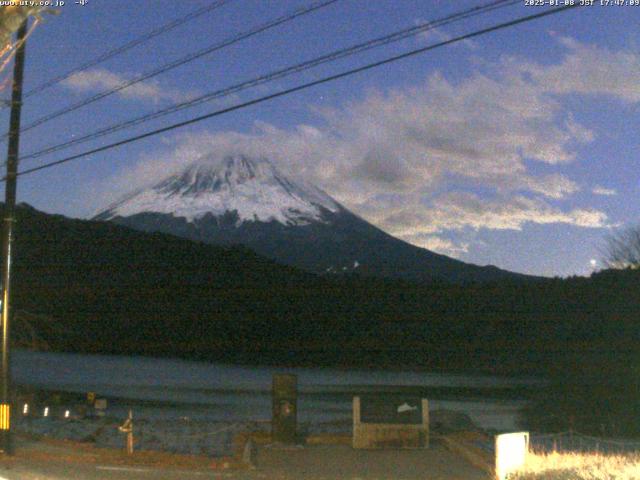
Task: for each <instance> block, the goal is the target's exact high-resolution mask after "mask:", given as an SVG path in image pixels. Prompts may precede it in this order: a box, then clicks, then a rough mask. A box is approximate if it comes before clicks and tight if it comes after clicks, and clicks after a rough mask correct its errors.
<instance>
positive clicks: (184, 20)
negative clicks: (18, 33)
mask: <svg viewBox="0 0 640 480" xmlns="http://www.w3.org/2000/svg"><path fill="white" fill-rule="evenodd" d="M231 1H233V0H218V1H216V2H213V3H212V4H210V5H207V6H205V7H202V8H199V9H198V10H195V11H193V12H191V13H189V14H187V15H185V16H183V17H180V18H177V19H175V20H172V21H171V22H169V23H166V24H164V25H162V26H160V27H158V28H156V29H154V30H151V31H149V32H147V33H145V34H144V35H141V36H140V37H138V38H134V39H133V40H131V41H130V42H127V43H125V44H124V45H121V46H119V47H116V48H114V49H113V50H109V51H108V52H105V53H103V54H102V55H100V56H99V57H97V58H95V59H93V60H91V61H89V62H87V63H84V64H82V65H80V66H78V67H76V68H74V69H72V70H69V71H68V72H66V73H63V74H61V75H59V76H57V77H53V78H52V79H50V80H47V81H46V82H43V83H41V84H40V85H38V86H36V87H34V88H32V89H31V90H29V91H28V92H26V93H25V94H24V96H23V99H24V98H28V97H31V96H33V95H35V94H37V93H40V92H42V91H44V90H46V89H48V88H51V87H53V86H54V85H57V84H58V83H60V82H62V81H64V80H66V79H67V78H69V77H71V76H72V75H75V74H76V73H78V72H81V71H83V70H87V69H89V68H91V67H95V66H96V65H99V64H100V63H103V62H106V61H107V60H109V59H111V58H113V57H115V56H117V55H120V54H122V53H124V52H126V51H128V50H131V49H132V48H134V47H137V46H138V45H141V44H143V43H145V42H147V41H149V40H151V39H153V38H155V37H157V36H159V35H162V34H163V33H167V32H169V31H171V30H173V29H174V28H177V27H179V26H180V25H183V24H185V23H187V22H189V21H191V20H194V19H196V18H198V17H201V16H202V15H204V14H206V13H209V12H211V11H213V10H215V9H217V8H220V7H222V6H224V5H226V4H227V3H229V2H231ZM7 107H8V105H4V106H3V107H1V108H0V110H3V109H5V108H7Z"/></svg>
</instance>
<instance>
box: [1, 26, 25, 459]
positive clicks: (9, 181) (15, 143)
mask: <svg viewBox="0 0 640 480" xmlns="http://www.w3.org/2000/svg"><path fill="white" fill-rule="evenodd" d="M28 23H29V20H28V17H27V19H26V20H25V21H24V22H23V23H22V25H21V26H20V28H19V29H18V33H17V36H16V42H17V51H16V57H15V60H14V67H13V88H12V92H11V119H10V123H9V148H8V152H7V175H6V179H5V203H4V232H3V233H4V235H3V237H4V238H3V243H2V260H3V264H2V297H1V301H2V318H1V322H2V323H1V327H2V353H1V359H0V360H1V365H0V376H1V378H0V450H1V451H2V452H4V453H5V454H8V455H10V454H12V453H13V443H12V438H11V364H10V360H11V357H10V355H9V354H10V337H9V333H10V330H9V319H10V312H11V311H10V309H9V305H10V304H9V300H10V298H11V297H10V292H11V289H10V287H11V243H12V241H13V223H14V221H15V218H14V217H15V206H16V190H17V176H18V151H19V145H20V113H21V111H22V79H23V75H24V54H25V46H26V36H27V26H28Z"/></svg>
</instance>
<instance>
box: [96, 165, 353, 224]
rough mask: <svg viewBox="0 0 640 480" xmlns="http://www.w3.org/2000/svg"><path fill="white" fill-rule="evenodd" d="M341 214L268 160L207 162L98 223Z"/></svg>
mask: <svg viewBox="0 0 640 480" xmlns="http://www.w3.org/2000/svg"><path fill="white" fill-rule="evenodd" d="M340 208H341V207H340V205H339V204H338V203H337V202H335V201H334V200H333V199H332V198H331V197H329V196H328V195H327V194H326V193H324V192H323V191H321V190H320V189H318V188H316V187H314V186H312V185H308V184H306V183H304V182H299V181H294V180H292V179H290V178H288V177H286V176H285V175H283V174H282V173H281V172H280V171H279V170H278V169H277V168H276V167H275V165H273V164H272V163H271V162H270V161H269V160H267V159H264V158H261V159H253V158H248V157H246V156H243V155H239V156H226V157H223V158H220V157H215V156H210V157H205V158H202V159H200V160H198V161H196V162H195V163H193V164H191V165H190V166H189V167H187V168H186V169H185V170H183V171H182V172H179V173H177V174H175V175H172V176H170V177H168V178H166V179H164V180H162V181H161V182H160V183H158V184H156V185H154V186H152V187H151V188H148V189H145V190H141V191H138V192H136V193H134V194H132V195H129V196H128V197H126V198H125V199H123V200H120V201H118V202H116V203H114V204H112V205H111V206H110V207H108V208H107V209H106V210H105V211H104V212H102V213H100V214H98V216H97V217H96V218H100V219H101V220H110V219H113V218H115V217H130V216H133V215H136V214H138V213H149V212H152V213H161V214H170V215H172V216H173V217H176V218H185V219H186V220H187V222H194V220H197V219H199V218H202V217H203V216H205V215H206V214H212V215H214V216H216V217H218V216H222V215H224V214H225V213H227V212H236V213H237V217H238V221H237V224H238V225H240V224H242V223H244V222H255V221H259V222H270V221H276V222H279V223H281V224H283V225H306V224H308V223H310V222H312V221H319V222H322V221H323V220H322V210H321V209H326V210H328V211H329V212H334V213H335V212H337V211H339V210H340Z"/></svg>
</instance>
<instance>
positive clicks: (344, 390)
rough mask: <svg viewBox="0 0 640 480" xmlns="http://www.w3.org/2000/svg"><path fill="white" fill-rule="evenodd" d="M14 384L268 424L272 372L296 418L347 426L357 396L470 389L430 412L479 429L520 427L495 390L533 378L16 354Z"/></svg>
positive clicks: (514, 406) (146, 410) (152, 414)
mask: <svg viewBox="0 0 640 480" xmlns="http://www.w3.org/2000/svg"><path fill="white" fill-rule="evenodd" d="M12 372H13V379H14V382H15V383H17V384H19V385H28V386H32V387H37V388H42V389H49V390H63V391H70V392H79V393H85V392H88V391H94V392H96V393H97V394H98V395H104V396H106V397H110V398H115V399H114V400H113V401H111V407H110V408H111V409H113V412H114V414H115V415H120V414H122V413H123V412H124V411H125V410H126V409H127V408H130V407H133V408H134V410H135V415H136V417H137V418H145V417H146V418H179V417H182V418H184V417H188V418H190V419H194V420H197V419H203V420H221V421H237V420H268V419H269V418H270V414H271V413H270V412H271V396H270V395H271V379H272V375H273V374H274V373H294V374H297V375H298V385H299V391H300V398H299V406H298V411H299V420H300V421H301V422H303V423H304V422H307V423H310V424H329V425H330V424H336V425H343V426H348V425H349V422H350V419H351V400H352V397H353V395H355V394H358V393H365V392H370V393H375V392H378V393H381V394H382V393H384V392H387V391H390V390H392V389H393V386H397V387H402V388H403V390H405V391H408V392H410V393H411V392H415V393H417V392H419V391H420V390H424V389H425V388H429V387H457V388H465V387H472V388H476V389H481V390H482V392H486V395H484V394H483V395H482V396H481V397H480V398H478V397H474V398H468V399H466V398H460V397H459V396H456V398H455V399H453V398H449V399H437V398H436V399H433V398H432V399H430V409H432V410H433V409H439V408H446V409H449V410H456V411H461V412H464V413H466V414H468V415H469V416H470V417H471V418H472V420H473V421H474V422H475V423H476V424H478V425H479V426H481V427H483V428H493V429H497V430H512V429H515V428H517V420H518V410H519V409H520V408H521V407H522V406H523V405H524V404H525V403H526V402H525V401H524V400H509V401H503V400H492V399H491V398H492V394H491V392H492V389H496V388H504V387H517V386H520V385H522V386H526V385H531V384H534V383H535V380H532V379H513V378H501V377H491V376H481V375H447V374H433V373H425V372H410V371H400V372H396V371H389V370H356V369H354V370H337V369H330V368H276V367H245V366H234V365H225V364H215V363H205V362H193V361H184V360H175V359H158V358H144V357H126V356H106V355H80V354H62V353H41V352H29V351H24V350H16V351H14V353H13V357H12Z"/></svg>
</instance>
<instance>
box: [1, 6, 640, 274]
mask: <svg viewBox="0 0 640 480" xmlns="http://www.w3.org/2000/svg"><path fill="white" fill-rule="evenodd" d="M210 3H212V2H210V1H205V0H190V1H183V2H175V1H173V2H170V1H165V0H147V1H140V2H135V6H132V5H134V3H133V2H130V1H124V0H108V1H106V0H89V2H88V3H87V5H85V6H79V5H76V4H75V3H74V2H73V1H67V2H66V5H65V6H63V7H61V8H60V9H59V10H60V14H59V15H57V16H50V15H45V16H44V17H43V21H42V22H41V23H40V24H39V25H38V26H37V27H36V29H35V30H34V33H33V34H32V36H31V37H30V39H29V41H28V46H27V66H26V74H25V78H26V84H25V89H26V90H27V91H28V90H29V89H30V88H33V87H35V86H37V85H40V84H41V83H42V82H45V81H47V80H48V79H50V78H53V77H55V76H57V75H60V74H62V73H65V72H66V71H68V70H69V69H71V68H74V67H76V66H78V65H80V64H82V63H85V62H87V61H90V60H91V59H93V58H95V57H96V56H98V55H100V54H102V53H104V52H105V51H107V50H110V49H112V48H115V47H117V46H119V45H121V44H124V43H126V42H128V41H130V40H132V39H134V38H136V37H138V36H139V35H141V34H143V33H145V32H147V31H150V30H152V29H154V28H156V27H159V26H161V25H162V24H164V23H167V22H169V21H171V20H172V19H175V18H178V17H181V16H183V15H186V14H188V13H189V12H191V11H194V10H196V9H198V8H200V7H203V6H206V5H208V4H210ZM310 3H311V1H310V0H277V1H276V0H273V1H266V0H263V1H260V0H232V1H229V2H228V3H227V4H226V5H224V6H222V7H220V8H218V9H216V10H214V11H212V12H210V13H208V14H206V15H203V16H201V17H199V18H198V19H196V20H193V21H191V22H189V23H187V24H185V25H183V26H181V27H179V28H177V29H175V30H173V31H172V32H170V33H168V34H165V35H162V36H159V37H157V38H155V39H154V40H152V41H150V42H148V43H145V44H144V45H140V46H138V47H136V48H135V49H132V50H130V51H128V52H126V53H124V54H122V55H119V56H117V57H114V58H113V59H111V60H109V61H107V62H105V63H103V64H101V65H99V66H96V67H93V68H92V69H90V70H87V71H84V72H82V73H80V74H78V75H76V76H75V77H72V78H70V79H68V80H66V81H64V82H62V83H61V84H58V85H55V86H53V87H51V88H49V89H47V90H46V91H44V92H42V93H41V94H38V95H34V96H33V97H30V98H28V99H27V100H26V101H25V105H24V109H23V125H27V124H29V123H30V122H32V121H34V120H37V119H38V118H40V117H42V116H43V115H46V114H48V113H50V112H54V111H57V110H59V109H61V108H64V107H65V106H67V105H69V104H72V103H75V102H78V101H81V100H83V99H84V98H86V97H88V96H91V95H93V94H96V93H99V92H100V91H102V90H104V89H106V88H109V87H112V86H114V85H117V84H119V83H120V82H122V81H125V80H127V79H131V78H134V77H135V76H137V75H140V74H144V73H146V72H148V71H150V70H153V69H155V68H157V67H159V66H161V65H163V64H165V63H167V62H170V61H173V60H176V59H179V58H181V57H182V56H184V55H186V54H188V53H191V52H194V51H196V50H199V49H202V48H205V47H207V46H209V45H213V44H215V43H217V42H220V41H222V40H224V39H226V38H229V37H230V36H233V35H236V34H238V33H239V32H242V31H246V30H248V29H251V28H253V27H254V26H257V25H259V24H261V23H264V22H267V21H269V20H271V19H274V18H277V17H278V16H280V15H285V14H287V13H289V12H291V11H292V10H294V9H296V8H299V7H303V6H305V5H309V4H310ZM483 3H485V2H482V1H470V0H469V1H466V0H465V1H463V0H456V1H452V0H449V1H444V0H441V1H437V0H432V1H424V0H376V1H368V0H339V1H337V2H336V3H334V4H332V5H330V6H327V7H325V8H323V9H321V10H318V11H316V12H313V13H310V14H308V15H305V16H302V17H300V18H297V19H296V20H294V21H292V22H289V23H287V24H285V25H282V26H280V27H277V28H274V29H272V30H269V31H267V32H264V33H261V34H259V35H256V36H255V37H252V38H251V39H248V40H245V41H242V42H240V43H238V44H236V45H233V46H231V47H229V48H226V49H224V50H221V51H219V52H216V53H213V54H211V55H207V56H205V57H204V58H201V59H199V60H196V61H194V62H191V63H189V64H187V65H184V66H182V67H179V68H176V69H174V70H172V71H170V72H167V73H164V74H162V75H159V76H157V77H155V78H153V79H149V80H146V81H145V82H142V83H140V84H137V85H136V86H132V87H130V88H129V89H125V90H122V92H120V93H119V94H116V95H112V96H110V97H108V98H105V99H103V100H100V101H98V102H95V103H93V104H91V105H88V106H86V107H84V108H82V109H79V110H77V111H75V112H72V113H70V114H68V115H64V116H62V117H60V118H57V119H55V120H53V121H51V122H49V123H46V124H43V125H41V126H40V127H38V128H34V129H33V130H31V131H29V132H26V133H24V135H23V138H22V144H21V152H22V154H23V155H26V154H28V153H30V152H34V151H37V150H39V149H41V148H43V147H46V146H49V145H53V144H56V143H60V142H63V141H67V140H69V139H72V138H74V136H75V137H77V136H81V135H84V134H86V133H90V132H92V131H94V130H96V129H99V128H102V127H106V126H109V125H111V124H114V123H117V122H119V121H124V120H128V119H130V118H133V117H136V116H139V115H143V114H145V113H149V112H152V111H155V110H157V109H160V108H163V107H166V106H169V105H171V104H173V103H175V102H179V101H182V100H184V99H186V98H191V97H193V96H197V95H201V94H204V93H207V92H210V91H215V90H218V89H220V88H224V87H227V86H230V85H234V84H236V83H239V82H241V81H244V80H248V79H251V78H253V77H256V76H259V75H261V74H264V73H267V72H271V71H274V70H277V69H279V68H284V67H286V66H288V65H291V64H295V63H298V62H301V61H304V60H307V59H311V58H313V57H316V56H319V55H322V54H324V53H328V52H330V51H332V50H334V49H338V48H343V47H347V46H350V45H352V44H355V43H359V42H362V41H365V40H368V39H371V38H374V37H378V36H381V35H384V34H388V33H391V32H394V31H396V30H399V29H402V28H408V27H411V26H414V25H416V24H419V23H420V22H424V21H429V20H434V19H438V18H441V17H444V16H446V15H448V14H451V13H454V12H457V11H460V10H464V9H465V8H469V7H474V6H478V5H481V4H483ZM541 9H542V7H529V6H525V2H524V0H523V2H522V3H518V4H517V5H514V6H511V7H507V8H503V9H501V10H498V11H494V12H491V13H489V14H487V15H483V16H478V17H475V18H472V19H468V20H465V21H461V22H458V23H454V24H450V25H446V26H444V27H441V28H438V29H436V30H434V31H429V32H425V33H422V34H419V35H417V36H415V37H413V38H410V39H406V40H403V41H401V42H398V43H395V44H392V45H388V46H386V47H383V48H380V49H375V50H373V51H370V52H367V53H364V54H360V55H357V56H354V57H350V58H347V59H342V60H340V61H337V62H334V63H331V64H327V65H324V66H321V67H317V68H315V69H312V70H309V71H306V72H304V73H301V74H298V75H294V76H291V77H288V78H286V79H280V80H277V81H275V82H273V83H269V84H266V85H262V86H259V87H257V88H255V89H253V90H247V91H243V92H240V93H238V94H236V95H234V96H232V97H230V98H223V99H218V100H215V101H214V102H212V103H208V104H204V105H200V106H198V107H195V108H192V109H188V110H184V111H181V112H178V113H175V114H172V115H170V116H167V117H163V118H161V119H157V120H154V121H152V122H149V123H146V124H144V125H140V126H138V127H135V128H132V129H129V130H127V131H122V132H119V133H116V134H114V135H112V136H109V137H103V138H101V139H99V140H96V141H94V142H91V143H86V144H83V145H79V146H76V147H74V148H70V149H68V150H64V151H61V152H58V153H54V154H51V155H49V156H45V157H41V158H38V159H27V160H25V161H24V162H23V164H22V165H21V168H28V167H31V166H36V165H38V164H40V163H44V162H47V161H52V160H57V159H59V158H62V157H64V156H67V155H70V154H74V153H78V152H82V151H84V150H87V149H89V148H92V147H97V146H100V145H104V144H107V143H110V142H112V141H115V140H118V139H120V138H124V137H127V136H130V135H134V134H136V133H141V132H144V131H147V130H150V129H152V128H158V127H161V126H164V125H168V124H169V123H174V122H178V121H180V120H185V119H187V118H190V117H194V116H197V115H201V114H204V113H207V112H210V111H213V110H216V109H218V108H220V107H221V106H224V105H232V104H234V103H237V102H241V101H246V100H249V99H252V98H256V97H259V96H262V95H265V94H268V93H271V92H276V91H279V90H281V89H284V88H288V87H291V86H294V85H297V84H299V83H303V82H308V81H311V80H314V79H317V78H321V77H323V76H326V75H330V74H333V73H337V72H340V71H343V70H347V69H349V68H354V67H356V66H359V65H364V64H366V63H368V62H371V61H375V60H379V59H382V58H385V57H387V56H391V55H394V54H398V53H401V52H404V51H408V50H411V49H415V48H419V47H421V46H426V45H429V44H430V43H435V42H438V41H441V40H443V39H447V38H451V37H454V36H457V35H461V34H464V33H467V32H470V31H473V30H476V29H479V28H484V27H487V26H490V25H493V24H495V23H498V22H501V21H506V20H508V19H512V18H515V17H518V16H523V15H529V14H533V13H536V12H538V11H542V10H541ZM639 26H640V7H633V6H622V7H617V6H615V7H614V6H608V7H605V6H594V7H591V8H579V9H573V10H570V11H568V12H564V13H560V14H557V15H553V16H548V17H545V18H543V19H540V20H536V21H533V22H529V23H526V24H522V25H518V26H516V27H513V28H510V29H506V30H502V31H499V32H495V33H491V34H488V35H484V36H482V37H477V38H474V39H472V40H469V41H465V42H461V43H458V44H455V45H450V46H447V47H444V48H440V49H437V50H433V51H431V52H428V53H425V54H423V55H418V56H415V57H412V58H410V59H406V60H403V61H400V62H397V63H394V64H390V65H386V66H384V67H381V68H378V69H375V70H370V71H368V72H367V73H365V74H360V75H355V76H352V77H350V78H347V79H343V80H339V81H337V82H333V83H329V84H325V85H322V86H318V87H315V88H311V89H308V90H305V91H303V92H299V93H296V94H293V95H290V96H286V97H282V98H279V99H276V100H274V101H270V102H267V103H263V104H260V105H256V106H253V107H250V108H246V109H243V110H240V111H237V112H233V113H231V114H228V115H223V116H220V117H217V118H213V119H210V120H207V121H204V122H201V123H199V124H195V125H192V126H189V127H187V128H184V129H180V130H175V131H172V132H168V133H166V134H163V135H160V136H156V137H153V138H149V139H146V140H143V141H140V142H137V143H135V144H131V145H128V146H125V147H121V148H117V149H113V150H110V151H108V152H104V153H100V154H96V155H93V156H91V157H88V158H85V159H82V160H78V161H76V162H72V163H69V164H66V165H64V166H61V167H58V168H52V169H48V170H44V171H41V172H38V173H34V174H32V175H28V176H24V177H21V178H20V180H19V187H18V197H19V198H18V199H19V201H23V202H28V203H30V204H32V205H33V206H35V207H36V208H38V209H41V210H44V211H47V212H52V213H60V214H64V215H67V216H72V217H82V218H87V217H89V216H91V215H92V214H93V213H94V212H95V211H96V210H98V209H99V208H101V207H104V206H105V205H107V204H108V203H110V202H111V201H113V200H114V199H115V198H117V197H118V196H121V195H123V194H126V193H127V192H129V191H131V190H133V189H136V188H140V187H141V186H144V185H146V184H149V183H150V182H153V181H154V180H157V179H159V178H161V177H162V176H164V175H166V174H167V173H170V172H171V171H173V170H175V169H176V168H180V166H181V165H184V164H185V163H187V162H190V161H193V160H194V159H195V158H197V157H198V156H200V155H203V154H206V153H209V152H218V153H219V154H220V155H223V154H226V153H238V152H243V153H249V154H254V155H267V156H269V157H270V158H271V159H272V160H273V161H274V162H275V163H277V164H278V166H279V167H280V168H281V169H282V170H284V171H287V172H289V173H291V174H293V175H297V176H300V177H303V178H305V179H307V180H309V181H311V182H313V183H315V184H317V185H318V186H320V187H321V188H323V189H324V190H325V191H327V193H329V194H331V195H332V196H333V197H335V198H336V199H337V200H338V201H340V202H341V203H343V204H344V205H345V206H346V207H348V208H349V209H351V210H352V211H354V212H355V213H357V214H359V215H361V216H362V217H364V218H365V219H367V220H369V221H370V222H372V223H373V224H375V225H377V226H379V227H380V228H382V229H384V230H386V231H388V232H389V233H391V234H393V235H395V236H398V237H400V238H403V239H404V240H407V241H409V242H411V243H414V244H416V245H420V246H424V247H425V248H429V249H432V250H435V251H438V252H440V253H444V254H447V255H452V256H455V257H457V258H460V259H462V260H464V261H468V262H473V263H477V264H494V265H497V266H499V267H501V268H506V269H509V270H515V271H519V272H526V273H532V274H539V275H548V276H554V275H558V276H567V275H573V274H579V275H585V274H589V273H590V272H591V271H592V269H593V268H598V267H599V262H600V256H601V254H600V249H601V248H602V246H603V244H604V238H605V237H606V235H608V234H609V233H610V232H611V231H612V229H615V228H620V227H624V226H630V225H635V224H637V223H638V218H639V213H640V205H639V202H638V201H637V200H638V198H639V195H638V194H639V191H638V187H639V182H638V180H639V176H640V173H639V170H638V168H637V166H638V160H639V153H638V152H639V151H640V149H639V147H640V135H638V125H639V124H640V114H639V110H638V107H639V105H640V40H639V39H638V36H637V31H638V27H639ZM9 74H10V68H8V69H6V70H5V71H4V72H3V73H2V77H1V78H0V80H2V79H5V80H6V78H7V77H8V75H9ZM2 93H3V94H4V96H5V97H7V96H8V95H9V92H8V89H7V88H5V89H4V91H3V92H2ZM0 117H1V120H0V122H1V123H0V128H2V129H3V130H4V129H6V127H7V123H8V110H6V109H5V110H3V111H1V112H0ZM0 148H2V147H0ZM5 148H6V147H5ZM592 260H596V264H595V266H594V265H593V262H592Z"/></svg>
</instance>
